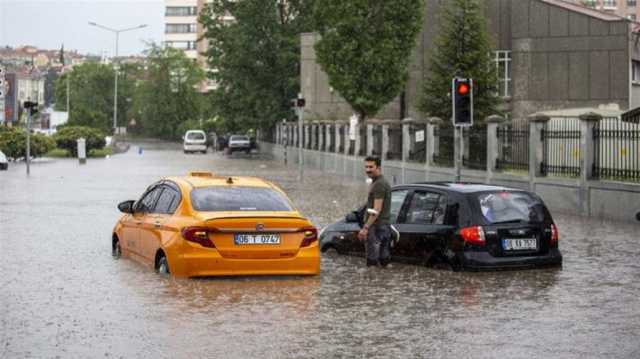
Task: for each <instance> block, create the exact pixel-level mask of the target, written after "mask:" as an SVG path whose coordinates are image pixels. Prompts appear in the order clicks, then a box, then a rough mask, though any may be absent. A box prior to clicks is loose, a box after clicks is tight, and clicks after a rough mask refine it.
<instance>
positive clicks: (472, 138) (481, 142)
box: [462, 124, 487, 171]
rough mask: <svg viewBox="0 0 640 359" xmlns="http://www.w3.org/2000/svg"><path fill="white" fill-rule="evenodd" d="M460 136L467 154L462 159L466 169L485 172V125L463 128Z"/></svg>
mask: <svg viewBox="0 0 640 359" xmlns="http://www.w3.org/2000/svg"><path fill="white" fill-rule="evenodd" d="M462 136H464V142H465V143H466V148H467V149H468V153H465V154H464V156H463V157H462V165H463V166H464V167H466V168H471V169H474V170H482V171H485V170H486V169H487V125H484V124H483V125H474V126H472V127H463V128H462Z"/></svg>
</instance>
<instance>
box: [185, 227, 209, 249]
mask: <svg viewBox="0 0 640 359" xmlns="http://www.w3.org/2000/svg"><path fill="white" fill-rule="evenodd" d="M212 232H213V230H212V229H211V228H207V227H185V228H183V229H182V237H183V238H184V239H186V240H187V241H189V242H193V243H198V244H199V245H201V246H203V247H207V248H215V247H216V246H215V245H214V244H213V242H211V240H210V239H209V234H210V233H212Z"/></svg>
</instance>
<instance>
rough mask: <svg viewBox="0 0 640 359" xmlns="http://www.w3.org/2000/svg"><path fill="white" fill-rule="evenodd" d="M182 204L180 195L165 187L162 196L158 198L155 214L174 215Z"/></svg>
mask: <svg viewBox="0 0 640 359" xmlns="http://www.w3.org/2000/svg"><path fill="white" fill-rule="evenodd" d="M179 202H180V195H178V193H177V192H176V191H175V190H174V189H172V188H169V187H164V189H163V191H162V194H160V197H159V198H158V203H156V207H155V210H154V211H153V212H154V213H164V214H173V212H175V211H176V208H177V207H178V203H179Z"/></svg>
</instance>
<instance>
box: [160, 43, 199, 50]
mask: <svg viewBox="0 0 640 359" xmlns="http://www.w3.org/2000/svg"><path fill="white" fill-rule="evenodd" d="M165 45H166V46H167V47H173V48H174V49H180V50H195V49H196V42H195V41H165Z"/></svg>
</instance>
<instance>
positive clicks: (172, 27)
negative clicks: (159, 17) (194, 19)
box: [165, 24, 196, 34]
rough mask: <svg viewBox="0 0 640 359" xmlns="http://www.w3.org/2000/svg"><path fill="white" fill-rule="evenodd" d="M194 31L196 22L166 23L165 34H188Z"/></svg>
mask: <svg viewBox="0 0 640 359" xmlns="http://www.w3.org/2000/svg"><path fill="white" fill-rule="evenodd" d="M195 32H196V24H167V27H166V28H165V33H167V34H190V33H195Z"/></svg>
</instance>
